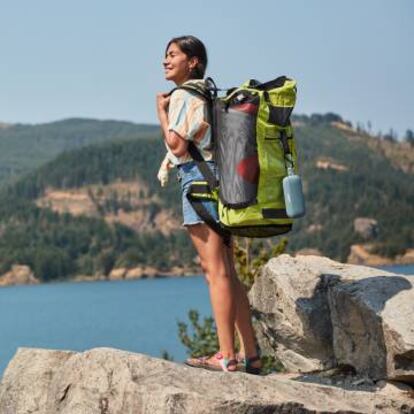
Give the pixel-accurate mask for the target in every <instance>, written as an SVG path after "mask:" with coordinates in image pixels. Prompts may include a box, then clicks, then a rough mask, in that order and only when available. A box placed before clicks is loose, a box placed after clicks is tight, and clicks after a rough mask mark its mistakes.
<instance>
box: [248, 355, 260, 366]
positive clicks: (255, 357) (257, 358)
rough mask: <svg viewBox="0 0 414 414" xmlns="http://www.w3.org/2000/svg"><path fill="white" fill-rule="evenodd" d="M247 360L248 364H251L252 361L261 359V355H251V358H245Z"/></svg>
mask: <svg viewBox="0 0 414 414" xmlns="http://www.w3.org/2000/svg"><path fill="white" fill-rule="evenodd" d="M245 361H246V363H247V364H251V363H252V362H256V361H260V356H259V355H256V356H254V357H251V358H245Z"/></svg>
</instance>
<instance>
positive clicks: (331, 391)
mask: <svg viewBox="0 0 414 414" xmlns="http://www.w3.org/2000/svg"><path fill="white" fill-rule="evenodd" d="M383 388H384V389H385V387H383ZM412 410H414V401H413V400H412V399H410V398H409V394H408V392H407V391H403V390H400V389H399V388H395V387H394V388H393V389H392V393H389V392H386V393H384V392H383V391H382V389H379V388H378V389H376V390H371V391H370V392H366V391H352V390H347V389H343V388H342V389H341V388H338V387H330V386H326V385H320V384H313V383H307V382H302V381H301V380H300V378H292V377H289V376H286V375H282V374H275V375H269V376H267V377H256V376H251V375H248V374H244V373H223V372H209V371H206V370H201V369H196V368H190V367H186V366H184V365H181V364H177V363H174V362H169V361H164V360H161V359H157V358H151V357H148V356H145V355H141V354H135V353H131V352H126V351H121V350H116V349H110V348H95V349H91V350H89V351H86V352H82V353H74V352H68V351H55V350H42V349H30V348H19V349H18V351H17V353H16V355H15V356H14V358H13V359H12V361H11V362H10V363H9V365H8V367H7V369H6V372H5V374H4V377H3V380H2V383H1V385H0V414H29V413H30V414H146V413H148V414H158V413H160V414H161V413H162V414H167V413H169V414H186V413H191V414H197V413H204V414H207V413H218V414H220V413H222V414H232V413H234V414H236V413H237V414H243V413H246V414H247V413H249V414H255V413H274V414H276V413H300V414H306V413H313V414H317V413H342V414H345V413H354V414H355V413H370V414H372V413H382V414H394V413H395V414H397V413H410V412H412Z"/></svg>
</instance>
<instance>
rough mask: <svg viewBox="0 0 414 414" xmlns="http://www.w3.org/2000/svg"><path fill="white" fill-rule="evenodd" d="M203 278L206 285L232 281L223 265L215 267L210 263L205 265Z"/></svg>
mask: <svg viewBox="0 0 414 414" xmlns="http://www.w3.org/2000/svg"><path fill="white" fill-rule="evenodd" d="M205 276H206V280H207V283H208V284H210V283H215V282H223V281H227V280H230V281H231V280H232V275H231V273H230V272H228V269H227V267H226V266H225V265H224V264H223V265H215V264H212V263H208V264H206V269H205Z"/></svg>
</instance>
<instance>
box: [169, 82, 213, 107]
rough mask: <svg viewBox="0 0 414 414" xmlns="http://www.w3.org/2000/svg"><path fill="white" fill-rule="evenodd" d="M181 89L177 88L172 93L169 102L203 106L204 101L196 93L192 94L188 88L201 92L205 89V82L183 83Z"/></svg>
mask: <svg viewBox="0 0 414 414" xmlns="http://www.w3.org/2000/svg"><path fill="white" fill-rule="evenodd" d="M182 86H183V87H182V88H181V87H178V88H177V89H176V90H174V92H173V93H172V94H171V100H174V101H183V100H184V101H186V102H188V103H192V104H204V103H205V100H204V99H203V98H202V97H201V96H199V95H198V94H197V92H195V91H194V92H193V91H192V90H191V89H190V88H194V87H195V88H197V89H199V90H203V89H204V88H205V82H204V80H203V79H197V80H189V81H187V82H184V83H183V85H182Z"/></svg>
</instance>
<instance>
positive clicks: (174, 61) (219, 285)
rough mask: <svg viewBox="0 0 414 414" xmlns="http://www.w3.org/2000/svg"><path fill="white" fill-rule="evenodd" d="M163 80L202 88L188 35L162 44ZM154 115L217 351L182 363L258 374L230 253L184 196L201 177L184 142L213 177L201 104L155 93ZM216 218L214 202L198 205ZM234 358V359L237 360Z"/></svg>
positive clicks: (198, 56)
mask: <svg viewBox="0 0 414 414" xmlns="http://www.w3.org/2000/svg"><path fill="white" fill-rule="evenodd" d="M163 66H164V69H165V79H167V80H169V81H172V82H173V83H175V85H177V86H179V85H183V84H185V83H191V82H195V83H197V85H198V86H199V87H205V83H204V80H203V78H204V73H205V69H206V66H207V53H206V49H205V47H204V45H203V43H202V42H201V41H200V40H199V39H197V38H196V37H194V36H182V37H177V38H173V39H172V40H170V42H168V44H167V47H166V51H165V58H164V61H163ZM157 112H158V118H159V121H160V124H161V129H162V132H163V136H164V140H165V143H166V146H167V148H168V152H169V155H168V157H169V159H170V160H172V163H173V164H174V165H176V166H177V168H178V177H179V181H180V183H181V198H182V208H183V218H184V222H183V225H184V226H185V227H186V229H187V231H188V233H189V235H190V238H191V240H192V243H193V244H194V246H195V249H196V250H197V253H198V255H199V257H200V263H201V267H202V269H203V271H204V273H205V277H206V281H207V284H208V287H209V293H210V301H211V305H212V309H213V315H214V319H215V322H216V326H217V335H218V340H219V347H220V349H219V351H218V352H217V353H216V354H215V355H213V356H206V357H201V358H190V359H188V360H187V361H186V363H187V364H188V365H191V366H196V367H202V368H207V369H213V370H224V371H236V370H238V368H239V364H238V362H243V365H244V366H245V369H246V371H247V372H249V373H256V374H258V373H259V372H260V366H261V365H260V364H261V363H260V358H259V357H258V355H257V350H256V344H255V338H254V331H253V328H252V322H251V315H250V306H249V302H248V299H247V295H246V290H245V288H244V286H243V285H242V283H241V282H240V281H239V279H238V277H237V274H236V271H235V266H234V261H233V250H232V246H231V245H230V246H229V247H227V246H226V245H225V244H224V242H223V239H222V238H221V237H220V236H219V235H218V234H217V233H215V232H214V231H213V230H212V229H211V228H210V227H209V226H208V225H207V224H205V223H204V221H203V220H202V219H201V218H200V217H199V216H198V215H197V213H196V212H195V211H194V209H193V208H192V206H191V204H190V203H189V201H188V200H187V197H186V192H187V191H188V189H189V186H190V184H191V182H192V181H193V180H200V179H203V176H202V174H201V172H200V171H199V169H198V167H197V166H196V164H195V163H194V161H193V160H192V158H191V156H190V155H189V153H188V142H189V141H193V142H194V143H195V145H196V146H197V148H198V150H199V151H200V153H201V154H202V155H203V158H204V159H205V160H206V161H207V165H208V166H209V168H210V169H211V171H212V172H213V173H214V174H216V175H217V168H216V165H215V163H214V162H213V160H212V152H211V149H210V145H211V126H210V125H209V123H208V110H207V106H206V103H205V101H204V100H203V99H202V98H200V97H198V96H196V95H195V94H192V93H191V92H188V91H186V90H181V89H179V90H176V91H174V92H173V94H172V95H171V96H168V94H167V93H159V94H157ZM203 203H204V205H205V207H206V208H207V210H208V211H209V212H210V214H212V215H213V217H215V218H216V219H218V216H217V204H216V202H215V201H206V202H203ZM235 327H236V330H237V334H238V336H239V339H240V344H241V348H240V352H239V355H238V357H239V358H237V356H236V353H235V349H234V330H235ZM238 359H239V361H238Z"/></svg>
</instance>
